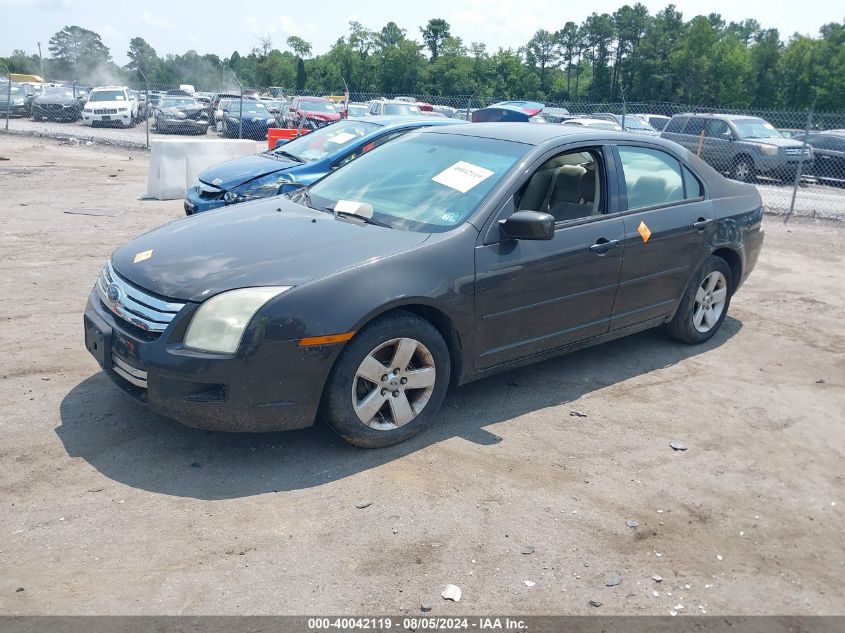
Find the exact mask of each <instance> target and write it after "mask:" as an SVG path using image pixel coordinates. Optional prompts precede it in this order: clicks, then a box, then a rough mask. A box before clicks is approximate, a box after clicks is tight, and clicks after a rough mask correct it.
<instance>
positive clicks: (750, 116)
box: [675, 112, 763, 121]
mask: <svg viewBox="0 0 845 633" xmlns="http://www.w3.org/2000/svg"><path fill="white" fill-rule="evenodd" d="M675 116H697V117H720V118H723V119H730V120H731V121H738V120H740V119H761V118H763V117H759V116H755V115H753V114H724V113H722V112H684V113H683V114H676V115H675Z"/></svg>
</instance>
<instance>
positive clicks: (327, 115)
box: [300, 110, 340, 121]
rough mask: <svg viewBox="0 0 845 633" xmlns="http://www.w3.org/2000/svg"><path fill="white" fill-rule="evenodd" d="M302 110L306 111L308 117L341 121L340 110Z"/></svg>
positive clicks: (318, 119)
mask: <svg viewBox="0 0 845 633" xmlns="http://www.w3.org/2000/svg"><path fill="white" fill-rule="evenodd" d="M300 112H304V113H305V116H306V118H309V119H316V120H317V121H340V112H317V111H316V110H300Z"/></svg>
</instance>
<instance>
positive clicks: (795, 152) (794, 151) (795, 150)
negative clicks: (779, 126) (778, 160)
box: [784, 147, 810, 156]
mask: <svg viewBox="0 0 845 633" xmlns="http://www.w3.org/2000/svg"><path fill="white" fill-rule="evenodd" d="M784 153H785V154H786V155H787V156H799V155H800V154H801V148H800V147H789V148H787V149H785V150H784ZM809 154H810V148H809V147H805V148H804V156H808V155H809Z"/></svg>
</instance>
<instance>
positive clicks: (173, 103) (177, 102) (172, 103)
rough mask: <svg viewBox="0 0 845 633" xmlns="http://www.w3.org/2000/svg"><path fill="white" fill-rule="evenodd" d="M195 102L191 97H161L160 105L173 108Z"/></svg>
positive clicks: (195, 103) (193, 104)
mask: <svg viewBox="0 0 845 633" xmlns="http://www.w3.org/2000/svg"><path fill="white" fill-rule="evenodd" d="M195 105H197V102H196V101H194V100H193V99H169V98H168V99H162V100H161V107H162V108H175V107H178V106H195Z"/></svg>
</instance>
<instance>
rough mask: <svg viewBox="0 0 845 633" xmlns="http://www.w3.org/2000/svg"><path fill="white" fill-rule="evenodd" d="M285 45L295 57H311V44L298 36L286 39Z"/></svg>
mask: <svg viewBox="0 0 845 633" xmlns="http://www.w3.org/2000/svg"><path fill="white" fill-rule="evenodd" d="M287 45H288V46H289V47H290V48H291V49H292V50H293V52H294V53H296V56H297V57H302V58H305V57H310V55H311V44H310V43H309V42H306V41H305V40H304V39H302V38H301V37H299V36H298V35H291V36H290V37H289V38H288V39H287Z"/></svg>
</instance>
